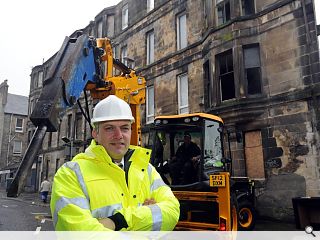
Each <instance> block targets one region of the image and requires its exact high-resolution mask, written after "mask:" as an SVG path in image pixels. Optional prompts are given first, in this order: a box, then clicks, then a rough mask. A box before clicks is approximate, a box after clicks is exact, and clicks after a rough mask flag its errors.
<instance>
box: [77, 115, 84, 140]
mask: <svg viewBox="0 0 320 240" xmlns="http://www.w3.org/2000/svg"><path fill="white" fill-rule="evenodd" d="M75 124H76V125H75V127H76V133H75V134H76V135H75V139H81V138H82V129H83V127H82V114H81V113H77V114H76V123H75Z"/></svg>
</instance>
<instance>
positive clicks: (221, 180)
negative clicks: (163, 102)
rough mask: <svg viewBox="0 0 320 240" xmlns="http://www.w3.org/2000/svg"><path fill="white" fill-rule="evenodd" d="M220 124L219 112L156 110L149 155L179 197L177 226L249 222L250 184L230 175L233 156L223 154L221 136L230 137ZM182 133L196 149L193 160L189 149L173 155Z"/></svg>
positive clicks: (234, 226)
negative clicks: (160, 112) (167, 112)
mask: <svg viewBox="0 0 320 240" xmlns="http://www.w3.org/2000/svg"><path fill="white" fill-rule="evenodd" d="M223 126H224V125H223V120H222V119H221V118H220V117H218V116H215V115H212V114H206V113H193V114H179V115H170V116H158V117H156V118H155V120H154V128H153V130H152V134H150V138H149V139H150V140H149V142H148V145H149V146H150V148H152V158H151V161H152V164H153V165H154V166H155V167H156V169H157V170H158V172H159V173H160V174H161V176H162V178H163V179H164V181H165V182H166V183H167V184H169V185H170V186H171V189H172V190H173V191H174V194H175V196H176V197H177V198H178V199H179V202H180V206H181V207H180V221H179V222H178V224H177V226H176V229H177V230H220V231H236V230H252V229H253V228H254V224H255V211H254V205H255V201H254V199H255V195H254V184H253V182H252V181H251V180H250V179H248V178H245V177H243V178H236V177H232V176H231V169H232V166H231V163H232V161H231V159H230V158H226V157H225V154H224V152H225V151H224V150H225V148H224V142H228V143H230V141H229V139H228V137H227V138H224V136H225V135H226V136H228V134H226V131H225V130H224V127H223ZM186 134H187V136H188V138H190V139H191V141H192V142H193V143H194V144H196V145H197V146H198V147H199V149H200V154H199V156H197V157H196V158H195V159H196V160H195V159H194V158H193V159H192V157H193V156H192V153H191V152H190V153H189V155H182V156H181V155H180V159H178V157H177V155H178V154H177V152H178V148H179V146H181V145H182V144H184V141H185V140H184V138H185V137H186ZM224 139H226V141H224ZM189 145H190V144H189ZM227 146H228V148H229V149H228V150H229V152H230V145H229V144H228V145H227ZM182 158H184V159H182ZM191 159H192V160H191ZM177 166H178V167H177Z"/></svg>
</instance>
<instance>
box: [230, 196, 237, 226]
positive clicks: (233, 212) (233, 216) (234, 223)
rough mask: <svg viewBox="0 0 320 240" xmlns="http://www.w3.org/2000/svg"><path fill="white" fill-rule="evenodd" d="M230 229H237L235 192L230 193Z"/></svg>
mask: <svg viewBox="0 0 320 240" xmlns="http://www.w3.org/2000/svg"><path fill="white" fill-rule="evenodd" d="M230 205H231V231H237V230H238V209H239V207H238V202H237V198H236V196H235V194H231V202H230Z"/></svg>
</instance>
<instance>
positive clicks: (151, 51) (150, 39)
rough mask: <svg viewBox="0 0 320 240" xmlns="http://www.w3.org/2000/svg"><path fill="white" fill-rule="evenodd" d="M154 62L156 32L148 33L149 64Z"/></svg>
mask: <svg viewBox="0 0 320 240" xmlns="http://www.w3.org/2000/svg"><path fill="white" fill-rule="evenodd" d="M153 62H154V31H150V32H148V33H147V64H151V63H153Z"/></svg>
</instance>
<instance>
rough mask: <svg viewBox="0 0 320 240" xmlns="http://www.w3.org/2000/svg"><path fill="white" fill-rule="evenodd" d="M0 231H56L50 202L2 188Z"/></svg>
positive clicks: (263, 223)
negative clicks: (10, 194)
mask: <svg viewBox="0 0 320 240" xmlns="http://www.w3.org/2000/svg"><path fill="white" fill-rule="evenodd" d="M0 231H54V228H53V224H52V219H51V214H50V207H49V204H48V203H47V204H44V203H42V202H41V200H40V198H39V195H38V194H37V193H23V194H21V196H19V197H18V198H7V197H6V194H5V191H3V190H2V191H1V189H0ZM254 231H301V230H298V229H296V228H295V225H294V223H286V222H280V221H275V220H270V219H259V218H258V219H257V222H256V225H255V229H254Z"/></svg>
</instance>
